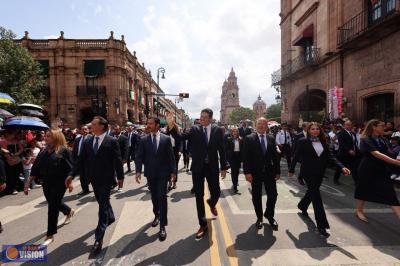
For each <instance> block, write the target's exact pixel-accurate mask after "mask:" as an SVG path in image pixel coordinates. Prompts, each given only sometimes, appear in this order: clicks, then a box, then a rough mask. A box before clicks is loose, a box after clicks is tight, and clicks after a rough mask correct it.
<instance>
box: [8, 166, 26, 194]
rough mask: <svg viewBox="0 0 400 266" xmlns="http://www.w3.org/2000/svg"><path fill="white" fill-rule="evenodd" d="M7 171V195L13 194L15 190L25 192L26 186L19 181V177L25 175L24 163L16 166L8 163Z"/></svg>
mask: <svg viewBox="0 0 400 266" xmlns="http://www.w3.org/2000/svg"><path fill="white" fill-rule="evenodd" d="M5 170H6V177H7V181H6V184H7V186H6V189H5V190H4V193H5V194H11V193H13V191H14V190H19V191H21V190H23V187H24V184H23V182H22V181H21V179H19V175H20V174H23V171H24V170H23V168H22V163H19V164H16V165H9V164H8V163H7V162H6V163H5Z"/></svg>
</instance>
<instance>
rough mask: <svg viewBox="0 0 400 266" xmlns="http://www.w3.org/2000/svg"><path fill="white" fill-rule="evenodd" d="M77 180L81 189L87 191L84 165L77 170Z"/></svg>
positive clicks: (87, 183)
mask: <svg viewBox="0 0 400 266" xmlns="http://www.w3.org/2000/svg"><path fill="white" fill-rule="evenodd" d="M79 181H80V182H81V188H82V191H85V192H88V191H89V179H88V177H87V175H86V171H85V169H84V167H82V169H81V170H80V171H79Z"/></svg>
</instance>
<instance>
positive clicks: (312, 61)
mask: <svg viewBox="0 0 400 266" xmlns="http://www.w3.org/2000/svg"><path fill="white" fill-rule="evenodd" d="M319 55H320V48H315V47H312V48H310V49H309V50H308V52H306V53H302V54H300V55H299V56H298V57H296V58H294V59H293V60H291V61H289V63H288V64H286V65H284V66H282V68H281V69H279V70H277V71H275V72H274V73H272V75H271V78H272V86H279V85H281V82H282V81H283V80H285V79H289V78H290V79H296V78H298V77H300V75H303V74H304V72H306V71H307V70H310V69H311V67H313V66H316V65H318V64H319V63H320V56H319Z"/></svg>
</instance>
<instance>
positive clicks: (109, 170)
mask: <svg viewBox="0 0 400 266" xmlns="http://www.w3.org/2000/svg"><path fill="white" fill-rule="evenodd" d="M91 124H92V132H93V134H94V136H93V137H90V139H87V140H86V141H85V142H84V144H83V145H84V146H83V148H82V151H81V154H80V156H79V157H78V160H77V161H76V162H75V163H74V166H73V168H72V171H71V174H70V176H68V177H67V179H66V180H65V185H66V187H69V186H70V185H71V182H72V179H73V177H74V176H76V175H77V174H78V172H79V169H80V167H85V171H86V173H87V176H88V177H89V181H90V183H91V184H92V186H93V191H94V195H95V197H96V201H97V203H98V204H99V221H98V224H97V228H96V231H95V238H96V241H95V243H94V245H93V248H92V251H91V252H92V254H93V255H97V254H99V253H100V251H101V249H102V246H103V237H104V233H105V231H106V229H107V227H108V226H109V225H110V224H112V223H113V222H114V221H115V217H114V212H113V210H112V207H111V204H110V193H111V184H112V182H113V180H114V175H115V173H117V178H118V183H119V184H120V186H122V183H123V180H124V170H123V164H122V159H121V152H120V150H119V144H118V141H117V140H116V139H115V138H113V137H111V136H109V135H107V134H106V131H107V128H108V121H107V120H106V119H105V118H103V117H101V116H95V117H94V118H93V121H92V123H91Z"/></svg>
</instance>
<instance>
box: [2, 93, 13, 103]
mask: <svg viewBox="0 0 400 266" xmlns="http://www.w3.org/2000/svg"><path fill="white" fill-rule="evenodd" d="M0 103H5V104H12V103H15V100H14V99H13V98H11V96H10V95H8V94H7V93H4V92H0Z"/></svg>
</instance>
